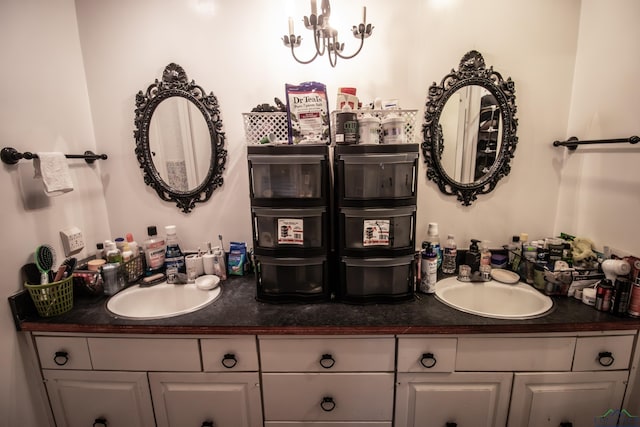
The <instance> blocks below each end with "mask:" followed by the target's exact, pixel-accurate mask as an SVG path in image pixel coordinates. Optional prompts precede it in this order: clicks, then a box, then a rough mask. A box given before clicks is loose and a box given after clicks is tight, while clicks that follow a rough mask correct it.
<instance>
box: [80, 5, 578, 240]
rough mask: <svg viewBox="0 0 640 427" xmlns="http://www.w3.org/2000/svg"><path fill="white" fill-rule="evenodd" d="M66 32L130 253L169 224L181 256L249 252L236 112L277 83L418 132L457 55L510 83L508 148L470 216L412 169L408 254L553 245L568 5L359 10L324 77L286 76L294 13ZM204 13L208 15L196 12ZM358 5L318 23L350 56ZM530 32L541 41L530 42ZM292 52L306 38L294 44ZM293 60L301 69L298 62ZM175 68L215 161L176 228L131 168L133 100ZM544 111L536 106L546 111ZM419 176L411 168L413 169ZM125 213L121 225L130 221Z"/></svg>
mask: <svg viewBox="0 0 640 427" xmlns="http://www.w3.org/2000/svg"><path fill="white" fill-rule="evenodd" d="M76 3H77V10H78V21H79V28H80V35H81V37H80V38H81V42H82V49H83V57H84V61H85V66H86V73H87V82H88V87H89V95H90V99H91V107H92V113H93V119H94V123H95V129H96V140H97V144H98V147H99V148H100V149H101V150H104V151H106V152H108V153H109V155H110V156H111V160H110V161H109V162H105V164H104V169H103V170H104V171H105V175H106V176H107V177H108V180H107V183H106V187H105V194H106V201H107V204H108V206H109V219H110V224H111V229H112V230H113V232H114V233H115V234H120V235H121V234H123V233H125V232H127V231H132V232H134V234H135V236H136V237H137V238H138V239H139V240H142V239H143V238H144V235H145V234H146V226H147V225H149V224H156V225H158V226H159V227H161V226H163V225H166V224H170V223H175V224H176V225H177V226H178V232H179V235H180V237H181V239H182V241H183V246H186V247H189V248H195V247H196V246H199V245H200V246H201V245H202V244H203V242H204V241H205V240H214V241H215V240H217V235H218V234H223V235H224V240H225V242H226V244H227V245H228V242H229V241H230V240H243V241H250V240H251V235H250V214H249V213H250V210H249V197H248V178H247V170H246V154H245V153H246V148H245V146H246V144H245V141H244V129H243V122H242V115H241V114H242V113H243V112H248V111H250V109H251V108H252V107H254V106H255V105H257V104H260V103H264V102H267V103H269V102H271V103H272V102H273V98H274V96H277V97H280V98H281V99H284V84H285V83H287V82H288V83H298V82H302V81H308V80H316V81H320V82H323V83H325V84H326V85H327V87H328V91H329V94H330V106H331V107H332V108H333V105H334V103H335V93H336V92H337V89H338V87H339V86H347V85H348V86H355V87H357V88H358V95H359V96H360V97H361V99H363V100H364V101H365V102H369V101H372V100H373V98H375V97H376V96H379V97H381V98H398V99H399V100H400V103H401V106H402V107H404V108H411V109H418V110H419V117H418V123H417V124H418V128H419V127H420V125H421V123H422V116H423V114H424V104H425V101H426V94H427V89H428V87H429V85H431V83H432V82H433V81H438V82H439V81H440V79H441V78H442V77H443V76H444V75H445V74H446V73H448V72H449V71H450V70H451V69H452V68H456V69H457V68H458V66H459V62H460V59H461V57H462V56H463V55H464V54H465V53H466V52H468V51H469V50H471V49H477V50H479V51H480V52H481V53H482V54H483V55H484V57H485V60H486V63H487V65H488V66H490V65H493V66H494V67H495V69H496V70H498V71H500V72H502V73H503V76H504V77H505V78H506V77H512V78H513V80H514V81H515V82H516V96H517V99H516V102H517V104H518V118H519V123H520V126H519V129H518V134H519V136H520V143H519V146H518V149H517V151H516V157H515V159H514V160H513V163H512V166H513V170H512V173H511V175H510V176H509V177H507V178H506V179H504V180H503V181H502V182H500V184H499V185H498V187H497V189H496V190H495V192H494V193H492V194H490V195H488V196H481V197H480V198H479V201H478V202H476V203H474V205H473V206H471V207H463V206H461V205H460V204H459V203H458V202H456V200H455V198H453V197H450V196H444V195H442V194H441V193H440V192H439V191H438V189H437V187H436V186H435V184H434V183H433V182H427V179H426V171H425V170H424V168H421V170H420V185H421V188H420V192H419V207H418V216H419V223H418V241H421V240H422V239H424V238H425V236H426V229H427V223H428V222H430V221H435V222H438V223H439V224H440V233H441V234H442V235H446V234H447V233H451V232H453V233H455V234H456V236H457V238H458V244H459V245H461V246H466V245H468V242H469V239H470V238H471V237H474V238H480V239H485V240H490V241H491V242H492V244H493V245H495V246H499V245H502V244H504V243H506V242H507V241H508V240H510V236H511V235H513V234H514V233H515V234H519V233H520V232H523V231H527V232H529V233H530V236H532V237H544V236H548V235H550V234H551V233H552V232H553V221H554V218H555V204H556V200H557V191H558V183H559V179H560V178H559V171H558V170H557V169H556V168H555V165H554V164H553V163H551V162H550V161H549V159H551V158H552V157H553V156H554V153H555V152H554V149H553V148H551V142H552V141H553V140H554V139H556V138H559V137H563V136H564V134H565V133H566V123H567V118H568V114H569V101H570V91H571V86H572V76H573V69H574V57H575V52H576V43H577V29H578V19H579V6H580V3H579V1H577V0H573V1H563V2H557V1H553V0H544V1H536V2H527V1H520V2H517V3H516V4H517V5H514V3H513V2H512V1H508V0H501V1H494V2H491V5H490V7H489V6H488V5H487V4H486V3H485V2H477V1H470V0H466V1H463V0H450V1H448V2H447V1H430V0H403V1H402V2H388V1H385V0H367V1H366V4H367V7H368V8H367V20H368V21H370V22H372V23H373V24H374V26H375V30H374V34H373V36H372V37H371V38H369V39H368V40H367V41H366V43H365V46H364V49H363V51H362V52H361V53H360V55H359V56H358V57H356V58H354V59H351V60H348V61H340V62H339V63H338V65H337V67H336V68H335V69H332V68H331V67H330V66H329V65H328V63H327V59H326V58H320V59H319V60H316V62H315V63H313V64H311V65H307V66H303V65H298V64H297V63H295V62H294V61H293V59H292V58H291V55H290V53H289V52H288V50H287V49H286V48H285V47H284V46H283V44H282V41H281V40H280V38H281V37H282V35H283V34H284V33H285V32H286V31H287V17H288V16H289V15H292V16H294V17H295V18H296V19H295V21H296V22H295V28H296V32H302V31H304V32H307V30H303V28H302V24H301V22H299V20H300V19H301V17H302V15H303V14H306V13H309V3H308V1H302V0H299V1H292V0H273V1H269V2H264V1H257V0H253V1H246V0H245V1H240V2H238V1H236V2H232V1H224V0H212V1H210V2H205V1H196V0H189V1H184V0H169V1H163V2H162V3H159V2H158V1H157V0H138V1H136V2H131V3H128V4H127V7H123V5H122V2H121V1H104V0H78V1H77V2H76ZM203 3H208V4H212V5H214V9H215V10H214V13H213V14H205V13H202V12H201V10H199V9H198V7H196V6H197V5H199V4H200V5H201V4H203ZM362 4H363V2H345V1H334V2H333V5H332V6H333V8H332V19H333V17H335V18H336V19H338V18H342V19H341V20H342V21H344V24H343V26H342V27H339V26H338V25H339V24H336V23H334V26H336V27H338V29H339V30H342V33H343V34H344V36H343V41H344V42H345V44H346V52H351V51H352V50H353V49H354V46H355V39H353V37H348V36H349V34H348V33H347V32H346V29H347V28H348V27H349V25H350V24H353V23H355V21H356V20H358V21H359V20H360V18H361V6H362ZM542 28H544V30H542ZM303 38H304V41H303V46H302V47H300V50H302V51H303V52H304V53H308V52H309V51H308V50H306V49H305V46H306V47H307V48H309V47H310V46H309V43H310V42H311V39H310V37H309V35H308V34H304V33H303ZM304 53H302V54H301V56H303V57H307V56H308V55H305V54H304ZM170 62H176V63H178V64H180V65H182V66H183V67H184V69H185V70H186V72H187V75H188V76H189V78H190V79H194V80H195V81H196V82H197V83H198V84H200V85H202V86H203V87H204V88H205V89H206V90H208V91H213V92H214V93H215V94H216V96H217V97H218V99H219V101H220V105H221V110H222V115H223V121H224V126H225V130H226V133H227V137H228V140H227V147H228V150H229V157H228V164H227V171H226V172H225V175H224V178H225V184H224V186H223V187H222V188H221V189H219V190H216V192H215V193H214V196H213V198H212V200H211V201H210V202H209V203H207V204H205V205H203V206H198V207H196V209H195V211H194V212H193V213H192V214H189V215H185V214H182V213H180V212H179V211H178V209H176V208H175V207H174V206H173V205H172V204H171V203H167V202H161V201H160V200H159V199H158V197H157V195H156V194H155V193H154V192H153V190H152V189H151V188H150V187H148V186H145V184H144V183H143V180H142V175H141V172H140V170H139V168H138V165H137V161H136V159H135V157H134V156H133V149H134V140H133V136H132V132H133V110H134V105H135V98H134V96H135V94H136V93H137V92H138V91H139V90H144V89H146V87H147V86H148V85H149V84H150V83H152V82H153V81H154V79H156V78H158V79H159V78H161V73H162V71H163V69H164V67H165V66H166V65H167V64H168V63H170ZM550 100H552V101H553V104H552V105H551V106H550V105H549V101H550ZM421 167H422V164H421ZM133 212H135V214H133Z"/></svg>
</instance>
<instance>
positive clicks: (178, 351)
mask: <svg viewBox="0 0 640 427" xmlns="http://www.w3.org/2000/svg"><path fill="white" fill-rule="evenodd" d="M87 341H88V343H89V351H90V353H91V360H92V361H93V369H96V370H117V371H200V369H201V367H200V350H199V349H198V340H197V339H195V338H189V339H173V338H88V339H87Z"/></svg>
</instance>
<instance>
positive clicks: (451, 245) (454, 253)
mask: <svg viewBox="0 0 640 427" xmlns="http://www.w3.org/2000/svg"><path fill="white" fill-rule="evenodd" d="M442 252H443V253H442V272H443V273H445V274H453V273H455V272H456V269H457V257H458V249H457V246H456V241H455V237H454V236H453V234H449V235H448V236H447V241H446V242H445V243H444V248H443V251H442Z"/></svg>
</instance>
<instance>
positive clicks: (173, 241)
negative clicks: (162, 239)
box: [164, 225, 186, 283]
mask: <svg viewBox="0 0 640 427" xmlns="http://www.w3.org/2000/svg"><path fill="white" fill-rule="evenodd" d="M164 231H165V233H166V235H167V240H166V242H167V247H166V251H165V255H164V268H165V271H166V274H167V283H177V279H178V273H186V266H185V262H184V254H183V253H182V250H180V244H179V243H178V235H177V234H176V226H175V225H167V226H166V227H165V228H164Z"/></svg>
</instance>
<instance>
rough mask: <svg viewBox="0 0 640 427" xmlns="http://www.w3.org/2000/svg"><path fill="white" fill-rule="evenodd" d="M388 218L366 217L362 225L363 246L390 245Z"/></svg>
mask: <svg viewBox="0 0 640 427" xmlns="http://www.w3.org/2000/svg"><path fill="white" fill-rule="evenodd" d="M389 223H390V221H389V220H388V219H365V220H364V224H363V226H362V230H363V233H362V234H363V235H362V245H363V246H389Z"/></svg>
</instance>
